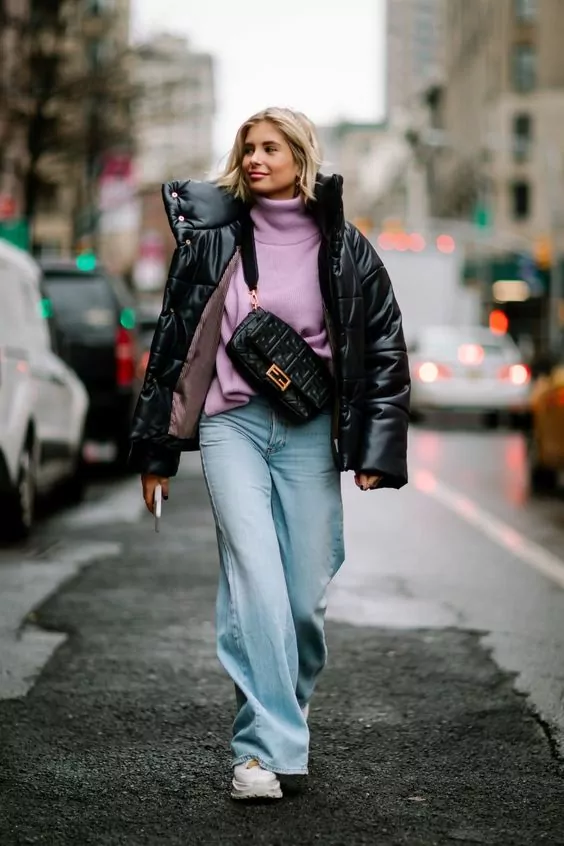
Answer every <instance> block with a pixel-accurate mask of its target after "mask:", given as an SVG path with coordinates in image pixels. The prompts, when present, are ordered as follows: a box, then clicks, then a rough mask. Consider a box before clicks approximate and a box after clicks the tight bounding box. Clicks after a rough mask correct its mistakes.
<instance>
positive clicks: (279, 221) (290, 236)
mask: <svg viewBox="0 0 564 846" xmlns="http://www.w3.org/2000/svg"><path fill="white" fill-rule="evenodd" d="M251 218H252V221H253V223H254V227H255V240H256V241H258V242H259V243H261V244H275V245H284V244H300V243H301V242H302V241H309V240H310V239H311V238H314V237H316V236H317V237H319V227H318V226H317V223H316V222H315V220H314V219H313V217H312V216H311V215H310V214H309V212H308V210H307V208H306V205H305V203H304V201H303V199H302V197H295V198H293V199H291V200H268V199H266V198H265V197H257V198H256V201H255V204H254V205H253V207H252V209H251Z"/></svg>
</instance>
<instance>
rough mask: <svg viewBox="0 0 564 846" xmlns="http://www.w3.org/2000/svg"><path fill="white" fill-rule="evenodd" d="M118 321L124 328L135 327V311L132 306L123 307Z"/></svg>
mask: <svg viewBox="0 0 564 846" xmlns="http://www.w3.org/2000/svg"><path fill="white" fill-rule="evenodd" d="M119 322H120V323H121V325H122V326H123V328H124V329H135V323H136V318H135V311H134V310H133V309H132V308H124V309H123V311H122V313H121V317H120V319H119Z"/></svg>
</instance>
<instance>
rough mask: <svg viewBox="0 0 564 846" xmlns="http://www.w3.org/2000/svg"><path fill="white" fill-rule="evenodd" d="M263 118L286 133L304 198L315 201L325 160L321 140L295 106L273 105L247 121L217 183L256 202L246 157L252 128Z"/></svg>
mask: <svg viewBox="0 0 564 846" xmlns="http://www.w3.org/2000/svg"><path fill="white" fill-rule="evenodd" d="M262 121H268V122H269V123H271V124H273V126H275V127H276V129H278V131H279V132H281V133H282V135H283V136H284V138H285V139H286V141H287V142H288V145H289V147H290V150H291V151H292V155H293V157H294V161H295V163H296V165H297V166H298V179H297V186H298V190H299V192H300V193H301V195H302V196H303V198H304V200H315V193H314V189H315V181H316V177H317V174H318V172H319V168H320V167H321V163H322V158H321V151H320V147H319V141H318V139H317V133H316V131H315V127H314V125H313V123H312V122H311V121H310V120H309V118H307V117H306V116H305V115H304V114H302V112H295V111H293V109H281V108H277V107H271V108H268V109H264V110H263V111H261V112H257V114H256V115H253V116H252V117H250V118H249V119H248V120H246V121H245V123H244V124H242V126H240V127H239V129H238V131H237V135H236V136H235V143H234V144H233V148H232V149H231V152H230V153H229V156H228V158H227V163H226V165H225V170H224V171H223V173H222V174H221V175H220V176H219V178H218V179H217V183H216V184H217V185H220V186H221V187H223V188H226V189H227V190H228V191H229V193H231V194H234V195H235V197H238V198H239V199H240V200H244V201H245V202H251V201H252V199H253V194H252V191H251V190H250V188H249V185H248V182H247V180H246V178H245V173H244V171H243V157H244V155H245V142H246V140H247V135H248V132H249V130H250V129H251V127H252V126H256V124H257V123H262Z"/></svg>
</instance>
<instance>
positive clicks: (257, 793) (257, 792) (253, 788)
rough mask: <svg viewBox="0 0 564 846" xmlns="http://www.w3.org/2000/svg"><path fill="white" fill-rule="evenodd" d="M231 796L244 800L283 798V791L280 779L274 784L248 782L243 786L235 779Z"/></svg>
mask: <svg viewBox="0 0 564 846" xmlns="http://www.w3.org/2000/svg"><path fill="white" fill-rule="evenodd" d="M231 798H232V799H236V800H238V801H242V802H244V801H246V800H249V799H282V798H283V793H282V788H281V787H280V783H279V782H278V780H277V781H276V782H275V783H274V784H272V783H270V784H248V785H247V784H246V785H241V787H239V785H238V784H237V783H236V782H235V780H233V782H232V787H231Z"/></svg>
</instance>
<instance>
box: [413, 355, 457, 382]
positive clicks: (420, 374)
mask: <svg viewBox="0 0 564 846" xmlns="http://www.w3.org/2000/svg"><path fill="white" fill-rule="evenodd" d="M415 374H416V376H417V378H418V379H419V381H420V382H425V383H426V384H428V385H429V384H431V383H432V382H437V381H438V380H439V379H450V377H451V375H452V374H451V372H450V370H449V368H448V367H445V366H444V364H435V362H434V361H424V362H423V363H422V364H418V365H417V367H416V369H415Z"/></svg>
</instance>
